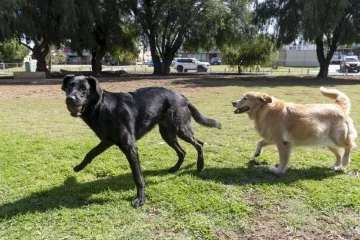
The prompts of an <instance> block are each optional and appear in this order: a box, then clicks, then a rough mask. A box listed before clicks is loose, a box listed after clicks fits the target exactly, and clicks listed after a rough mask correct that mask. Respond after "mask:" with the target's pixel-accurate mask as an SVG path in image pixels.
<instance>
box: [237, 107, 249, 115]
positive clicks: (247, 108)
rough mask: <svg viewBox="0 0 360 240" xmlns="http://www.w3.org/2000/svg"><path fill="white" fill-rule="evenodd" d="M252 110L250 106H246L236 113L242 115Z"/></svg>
mask: <svg viewBox="0 0 360 240" xmlns="http://www.w3.org/2000/svg"><path fill="white" fill-rule="evenodd" d="M249 110H250V107H249V106H245V107H242V108H237V109H236V110H235V111H234V113H235V114H240V113H244V112H246V111H249Z"/></svg>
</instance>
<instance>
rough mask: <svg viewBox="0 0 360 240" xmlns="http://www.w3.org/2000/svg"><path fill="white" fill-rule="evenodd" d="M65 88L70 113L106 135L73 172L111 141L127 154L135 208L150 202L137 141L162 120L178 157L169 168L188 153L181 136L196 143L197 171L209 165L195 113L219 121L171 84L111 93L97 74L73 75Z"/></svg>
mask: <svg viewBox="0 0 360 240" xmlns="http://www.w3.org/2000/svg"><path fill="white" fill-rule="evenodd" d="M61 89H62V90H64V91H65V92H66V105H67V108H68V110H69V112H70V113H71V115H72V116H73V117H81V118H82V119H83V120H84V121H85V122H86V123H87V125H89V127H90V128H91V129H92V130H93V131H94V132H95V134H96V135H97V136H98V137H99V138H100V140H101V141H100V143H99V144H98V145H97V146H96V147H94V148H93V149H92V150H91V151H90V152H89V153H88V154H86V156H85V158H84V160H83V161H82V162H81V163H80V164H79V165H77V166H76V167H74V171H75V172H79V171H81V170H82V169H83V168H85V167H86V165H88V164H89V163H90V162H91V161H92V160H93V159H94V158H95V157H96V156H97V155H99V154H100V153H102V152H104V151H105V150H106V149H108V148H109V147H111V146H112V145H116V146H118V147H119V148H120V149H121V151H123V153H124V154H125V155H126V158H127V160H128V162H129V164H130V167H131V171H132V174H133V178H134V181H135V184H136V188H137V196H136V198H135V200H134V202H133V206H134V207H140V206H141V205H143V204H144V202H145V193H144V188H145V183H144V177H143V175H142V172H141V168H140V163H139V158H138V151H137V147H136V140H138V139H140V138H141V137H142V136H144V135H145V134H146V133H147V132H149V131H150V130H151V129H152V128H153V127H154V126H155V125H156V124H159V130H160V134H161V136H162V138H163V139H164V140H165V142H166V143H167V144H168V145H169V146H170V147H172V148H173V149H174V150H175V151H176V153H177V155H178V158H179V159H178V161H177V163H176V164H175V166H173V167H172V168H170V171H171V172H175V171H177V170H178V169H179V168H180V166H181V164H182V163H183V161H184V157H185V151H184V149H182V148H181V146H180V145H179V143H178V141H177V137H179V138H181V139H182V140H184V141H186V142H188V143H190V144H192V145H193V146H194V147H195V148H196V150H197V153H198V159H197V170H198V171H201V170H202V168H203V167H204V159H203V152H202V146H203V142H201V141H199V140H198V139H196V138H195V137H194V134H193V131H192V127H191V122H190V121H191V116H192V117H193V118H194V119H195V120H196V121H197V122H198V123H200V124H202V125H204V126H208V127H217V128H220V122H218V121H216V120H213V119H209V118H206V117H204V116H203V115H201V113H200V112H199V111H198V110H197V109H196V108H195V107H194V106H193V105H192V104H191V103H190V102H189V101H188V100H187V99H186V98H185V97H184V96H182V95H180V94H179V93H176V92H174V91H172V90H169V89H166V88H161V87H149V88H141V89H138V90H137V91H135V92H128V93H126V92H121V93H111V92H107V91H103V90H102V89H101V88H100V85H99V82H98V80H97V79H96V78H94V77H91V76H90V77H85V76H74V75H68V76H66V77H65V78H64V80H63V84H62V87H61Z"/></svg>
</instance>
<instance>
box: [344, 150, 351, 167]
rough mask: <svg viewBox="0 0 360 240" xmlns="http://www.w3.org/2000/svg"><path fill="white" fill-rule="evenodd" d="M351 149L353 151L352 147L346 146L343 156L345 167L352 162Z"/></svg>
mask: <svg viewBox="0 0 360 240" xmlns="http://www.w3.org/2000/svg"><path fill="white" fill-rule="evenodd" d="M350 151H351V148H345V153H344V156H343V158H342V165H343V166H344V167H346V166H347V165H348V164H349V162H350Z"/></svg>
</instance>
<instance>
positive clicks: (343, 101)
mask: <svg viewBox="0 0 360 240" xmlns="http://www.w3.org/2000/svg"><path fill="white" fill-rule="evenodd" d="M320 92H321V94H322V95H324V96H325V97H328V98H331V99H334V100H335V103H336V104H338V105H340V107H342V108H343V109H344V110H345V112H346V114H348V115H349V114H350V109H351V104H350V99H349V98H348V96H346V94H345V93H343V92H340V91H339V90H336V89H328V88H325V87H320Z"/></svg>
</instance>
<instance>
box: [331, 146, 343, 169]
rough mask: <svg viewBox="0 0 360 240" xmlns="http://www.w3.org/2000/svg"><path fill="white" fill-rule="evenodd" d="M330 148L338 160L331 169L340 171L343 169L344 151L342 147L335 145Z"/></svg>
mask: <svg viewBox="0 0 360 240" xmlns="http://www.w3.org/2000/svg"><path fill="white" fill-rule="evenodd" d="M329 150H330V151H331V152H332V153H334V154H335V156H336V162H335V164H334V165H333V166H331V169H334V170H335V171H339V170H341V165H340V164H341V158H342V155H343V153H342V152H340V149H338V148H334V147H329Z"/></svg>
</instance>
